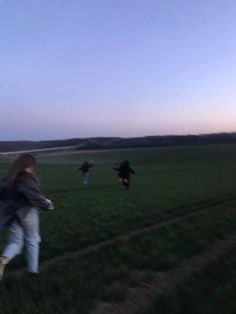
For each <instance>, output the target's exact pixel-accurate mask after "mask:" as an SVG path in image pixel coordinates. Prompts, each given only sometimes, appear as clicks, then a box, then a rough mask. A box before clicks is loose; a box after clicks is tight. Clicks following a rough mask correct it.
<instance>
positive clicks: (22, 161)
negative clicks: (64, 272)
mask: <svg viewBox="0 0 236 314" xmlns="http://www.w3.org/2000/svg"><path fill="white" fill-rule="evenodd" d="M35 166H36V160H35V158H34V157H33V156H32V155H31V154H22V155H21V156H20V157H18V158H17V159H16V160H15V162H14V163H13V166H12V168H11V170H10V172H9V175H8V177H7V178H4V179H3V180H2V181H1V184H0V229H2V228H3V227H7V228H8V230H9V236H8V244H7V246H6V247H5V249H4V251H3V253H2V255H1V257H0V280H1V279H2V277H3V272H4V268H5V266H6V264H7V263H9V262H10V261H11V260H12V259H13V258H14V257H15V256H16V255H18V254H20V252H21V250H22V247H23V244H24V242H25V246H26V256H27V264H28V272H29V273H31V274H34V275H35V274H37V273H38V260H39V242H40V236H39V217H38V211H37V207H39V208H42V209H44V210H52V209H53V208H54V205H53V203H52V202H51V201H50V200H48V199H47V198H46V197H45V196H44V195H43V194H42V192H41V186H40V182H39V179H38V178H37V176H36V175H35Z"/></svg>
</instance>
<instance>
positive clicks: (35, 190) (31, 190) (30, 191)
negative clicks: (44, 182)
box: [18, 177, 53, 210]
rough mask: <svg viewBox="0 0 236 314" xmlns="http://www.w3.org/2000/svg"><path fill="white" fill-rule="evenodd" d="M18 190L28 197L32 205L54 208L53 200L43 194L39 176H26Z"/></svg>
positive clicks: (47, 208)
mask: <svg viewBox="0 0 236 314" xmlns="http://www.w3.org/2000/svg"><path fill="white" fill-rule="evenodd" d="M18 190H19V192H21V193H23V194H24V195H25V196H26V197H27V199H28V201H29V202H30V204H31V205H32V206H36V207H40V208H42V209H45V210H49V209H53V204H52V202H51V201H50V200H48V199H47V198H46V197H45V196H44V195H43V194H42V192H41V188H40V183H39V180H38V179H37V178H35V177H29V178H25V179H24V180H22V182H20V183H19V186H18Z"/></svg>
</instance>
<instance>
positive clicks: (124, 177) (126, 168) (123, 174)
mask: <svg viewBox="0 0 236 314" xmlns="http://www.w3.org/2000/svg"><path fill="white" fill-rule="evenodd" d="M113 170H115V171H118V178H119V181H120V182H121V184H123V185H124V186H125V188H126V189H127V190H129V187H130V175H131V174H134V175H135V174H136V173H135V172H134V170H133V169H132V168H131V167H130V162H129V161H128V160H125V161H123V162H122V163H121V164H120V167H118V168H113Z"/></svg>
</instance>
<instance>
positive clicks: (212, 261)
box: [0, 145, 236, 314]
mask: <svg viewBox="0 0 236 314" xmlns="http://www.w3.org/2000/svg"><path fill="white" fill-rule="evenodd" d="M87 159H93V160H95V166H94V168H92V170H91V176H90V181H89V184H88V185H87V186H84V185H82V183H81V181H82V180H81V176H80V173H79V171H78V169H77V167H78V166H79V164H81V163H82V162H83V161H84V160H87ZM124 159H129V160H130V161H131V165H132V167H133V168H134V170H135V171H136V173H137V175H136V176H133V177H132V181H131V189H130V190H129V191H126V190H125V189H124V188H123V187H122V186H120V185H119V183H118V180H117V175H116V173H115V172H114V171H113V170H112V168H113V167H115V166H117V165H118V164H119V163H120V162H121V161H122V160H124ZM8 167H9V161H8V160H6V159H2V160H0V174H1V175H2V176H3V175H5V174H6V172H7V169H8ZM38 175H39V177H40V179H41V181H42V183H43V187H44V192H45V194H46V195H47V197H48V198H50V199H52V200H53V201H54V202H55V205H56V209H55V211H54V212H50V213H47V212H42V211H41V212H40V219H41V236H42V243H41V257H40V260H41V274H40V277H39V278H38V279H36V280H35V279H32V278H28V277H27V274H26V272H25V269H24V268H25V259H24V255H22V256H19V257H17V258H16V259H15V260H14V261H13V262H12V263H11V264H10V265H9V266H8V268H7V271H6V276H5V279H4V281H3V282H2V283H1V285H0V295H1V296H0V297H1V302H0V313H4V314H8V313H9V314H12V313H24V314H28V313H30V314H34V313H35V314H37V313H49V314H51V313H71V314H72V313H79V314H83V313H94V314H101V313H106V314H115V313H137V314H154V313H178V314H180V313H181V314H182V313H189V314H190V313H191V314H192V313H203V314H204V313H223V314H228V313H236V302H235V300H236V295H235V291H236V290H235V287H236V243H235V245H234V242H233V243H231V242H230V243H231V244H232V245H231V246H228V245H227V243H228V241H229V239H234V236H235V230H236V145H218V146H198V147H197V146H194V147H193V146H192V147H166V148H150V149H141V148H140V149H128V150H111V151H97V152H96V151H94V152H85V153H79V152H78V153H76V154H75V153H71V154H65V155H63V154H57V155H53V154H48V155H46V156H43V157H41V158H40V157H39V159H38ZM217 241H219V243H220V248H219V252H215V251H216V250H215V249H214V251H213V253H212V254H211V250H212V247H214V245H216V244H217V243H218V242H217ZM5 242H6V233H2V234H1V239H0V248H1V249H2V248H3V246H4V244H5ZM204 254H205V255H206V256H207V258H202V259H200V258H199V259H198V258H197V257H198V256H203V257H204V256H205V255H204ZM210 256H212V257H211V258H210ZM213 257H214V258H213ZM188 261H194V265H195V266H194V267H195V268H193V271H191V272H189V273H188V274H187V275H186V274H185V273H186V272H185V267H184V265H185V263H187V262H188ZM175 273H176V274H179V275H178V278H180V279H181V278H182V279H181V280H180V279H178V281H176V284H174V278H175V276H177V275H175ZM182 275H183V276H182ZM158 278H160V284H159V290H158V283H159V281H158ZM165 278H168V282H167V281H166V282H165V280H164V279H165ZM172 278H173V282H172ZM176 278H177V277H176ZM161 287H162V288H163V289H162V288H161ZM155 289H156V290H155ZM161 289H162V292H160V290H161ZM148 290H150V291H151V293H149V294H148ZM147 295H148V297H147Z"/></svg>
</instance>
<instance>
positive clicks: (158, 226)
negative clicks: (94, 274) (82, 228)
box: [7, 203, 222, 277]
mask: <svg viewBox="0 0 236 314" xmlns="http://www.w3.org/2000/svg"><path fill="white" fill-rule="evenodd" d="M217 205H218V206H222V203H220V204H219V203H217ZM217 205H216V206H212V205H209V206H207V207H204V208H200V209H193V210H191V211H190V212H188V213H187V214H186V213H183V214H182V215H179V216H178V217H174V218H171V219H168V220H165V221H162V222H160V223H157V224H154V225H151V226H147V227H144V228H140V229H137V230H134V231H130V232H129V233H127V234H123V235H120V236H117V237H115V238H112V239H110V240H105V241H102V242H100V243H96V244H93V245H90V246H89V247H87V248H84V249H80V250H77V251H73V252H68V253H66V254H63V255H60V256H56V257H54V258H52V259H50V260H48V261H45V262H43V263H41V265H40V271H44V270H46V269H48V268H50V267H51V266H52V265H53V264H57V263H62V262H63V263H64V262H66V261H67V260H71V259H75V258H80V257H84V256H88V255H90V254H92V253H95V252H98V251H99V250H103V249H106V248H108V247H111V246H113V245H115V244H119V243H125V242H128V241H129V240H131V239H133V238H135V237H138V236H141V235H144V234H148V233H151V232H153V231H157V230H159V229H161V228H164V227H168V226H170V225H172V224H175V223H179V222H182V221H184V220H185V219H188V218H191V217H194V216H198V215H201V214H203V213H205V212H208V211H213V210H216V209H217V208H218V206H217ZM24 272H25V268H21V269H18V270H15V271H12V272H10V273H8V274H7V276H8V277H20V276H21V275H23V274H24Z"/></svg>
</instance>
